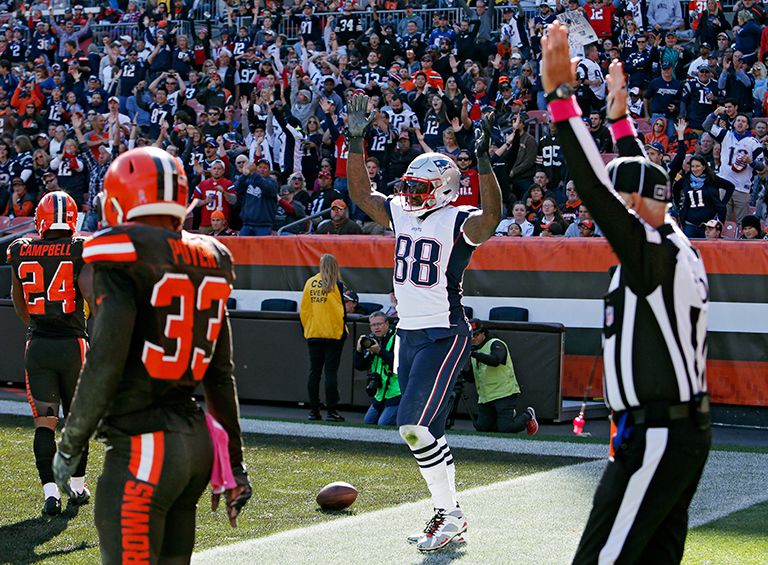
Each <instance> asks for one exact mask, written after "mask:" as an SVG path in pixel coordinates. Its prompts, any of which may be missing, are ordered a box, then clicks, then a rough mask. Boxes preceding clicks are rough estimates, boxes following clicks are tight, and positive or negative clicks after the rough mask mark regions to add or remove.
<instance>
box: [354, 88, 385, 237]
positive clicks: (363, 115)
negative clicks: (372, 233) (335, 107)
mask: <svg viewBox="0 0 768 565" xmlns="http://www.w3.org/2000/svg"><path fill="white" fill-rule="evenodd" d="M375 115H376V113H375V112H373V111H371V110H370V109H369V108H368V97H367V96H366V95H364V94H355V95H353V96H352V101H351V102H350V103H349V106H348V114H347V143H348V144H349V155H348V156H347V181H348V186H349V196H350V197H351V198H352V202H354V203H355V204H357V205H358V206H360V208H361V209H362V210H363V212H365V213H366V214H368V215H369V216H370V217H371V218H372V219H373V221H375V222H376V223H377V224H380V225H382V226H384V227H387V226H389V224H390V221H389V213H388V212H387V204H386V200H387V197H386V196H384V195H383V194H382V193H380V192H377V191H375V190H373V186H371V180H370V178H369V177H368V170H367V169H366V168H365V147H364V140H365V132H366V131H367V130H368V127H369V126H370V125H371V122H373V118H374V116H375Z"/></svg>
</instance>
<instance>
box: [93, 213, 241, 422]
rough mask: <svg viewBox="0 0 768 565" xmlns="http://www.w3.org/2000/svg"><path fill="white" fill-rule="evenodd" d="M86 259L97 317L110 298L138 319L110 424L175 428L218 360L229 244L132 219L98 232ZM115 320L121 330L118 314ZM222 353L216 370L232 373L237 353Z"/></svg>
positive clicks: (226, 294)
mask: <svg viewBox="0 0 768 565" xmlns="http://www.w3.org/2000/svg"><path fill="white" fill-rule="evenodd" d="M83 259H84V261H85V262H86V263H89V264H92V265H93V267H94V288H93V293H94V301H95V304H96V316H97V319H98V317H100V316H102V315H103V314H104V315H109V314H110V313H109V311H105V312H103V313H102V312H101V310H100V309H99V305H100V304H102V302H103V301H112V303H113V304H118V305H119V308H118V309H117V310H113V311H114V312H118V311H119V312H122V314H121V315H123V316H125V319H127V320H129V322H128V323H129V324H131V323H132V328H131V329H130V331H131V332H132V336H131V340H130V348H129V351H128V356H127V358H126V359H114V363H117V364H120V366H121V371H122V379H121V380H120V383H119V386H118V391H117V395H116V397H115V398H114V400H113V401H112V402H111V404H110V406H109V407H108V409H107V414H106V417H105V420H106V422H107V423H110V422H111V423H113V425H115V426H116V427H118V428H120V429H122V430H123V431H130V433H143V432H144V431H146V430H151V429H161V428H163V429H169V428H172V427H173V423H172V422H171V420H173V419H174V417H172V416H171V414H178V413H179V412H184V410H185V408H184V407H185V406H186V407H191V406H192V404H191V398H192V394H193V392H194V390H195V388H196V387H197V386H198V385H199V384H200V381H202V379H203V378H204V377H205V375H206V372H207V371H208V369H209V366H210V365H211V363H212V360H213V361H214V363H215V362H216V361H215V356H214V352H215V351H216V342H217V340H218V337H219V333H220V331H221V329H222V326H223V325H224V324H228V320H227V319H226V316H227V314H226V302H227V298H228V297H229V294H230V292H231V290H232V284H233V282H234V273H233V268H232V258H231V255H230V253H229V250H228V249H227V248H226V247H224V245H222V244H221V243H219V242H218V241H217V240H216V239H214V238H212V237H208V236H204V235H196V234H190V233H187V232H171V231H168V230H165V229H161V228H156V227H152V226H148V225H144V224H126V225H122V226H118V227H114V228H110V229H107V230H104V231H102V232H99V233H97V234H96V235H95V236H94V237H93V239H91V240H89V241H88V242H87V243H86V244H85V246H84V250H83ZM134 313H135V315H134ZM114 324H115V328H114V331H121V327H122V324H121V321H120V319H115V320H114ZM111 326H112V324H110V325H109V327H111ZM127 330H128V328H126V331H127ZM96 342H97V340H96V336H94V343H96ZM227 345H229V344H227ZM222 359H223V361H222V363H227V364H228V365H227V366H226V367H221V368H217V370H220V371H221V372H222V373H226V374H228V375H230V376H231V371H232V368H231V354H229V355H226V356H222ZM174 407H175V408H178V409H176V410H175V409H174ZM128 415H130V417H121V416H128Z"/></svg>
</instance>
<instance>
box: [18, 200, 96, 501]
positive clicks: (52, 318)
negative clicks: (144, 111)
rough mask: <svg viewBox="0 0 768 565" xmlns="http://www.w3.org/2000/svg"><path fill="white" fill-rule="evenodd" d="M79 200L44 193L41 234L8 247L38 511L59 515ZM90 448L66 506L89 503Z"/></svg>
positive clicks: (76, 330)
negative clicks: (23, 339) (56, 465)
mask: <svg viewBox="0 0 768 565" xmlns="http://www.w3.org/2000/svg"><path fill="white" fill-rule="evenodd" d="M76 224H77V204H75V201H74V200H73V199H72V197H71V196H70V195H69V194H67V193H66V192H62V191H55V192H49V193H48V194H46V195H45V196H43V198H42V199H41V200H40V203H39V204H38V205H37V209H36V211H35V229H36V230H37V233H38V234H39V235H40V239H29V238H22V239H17V240H16V241H14V242H13V243H11V245H10V246H9V247H8V264H9V265H11V267H12V269H11V272H12V274H11V278H12V281H13V291H12V298H13V306H14V308H15V309H16V313H17V314H18V316H19V318H21V320H22V321H23V322H24V325H25V326H27V348H26V351H25V355H24V369H25V372H26V375H25V376H26V381H27V398H28V399H29V404H30V406H31V407H32V417H33V418H34V421H35V439H34V442H33V451H34V454H35V464H36V466H37V473H38V475H39V476H40V482H41V483H42V484H43V496H44V497H45V502H44V505H43V514H45V515H48V516H53V515H56V514H60V513H61V494H60V493H59V489H58V488H57V487H56V483H55V482H54V479H53V471H52V470H51V465H52V464H53V457H54V455H55V454H56V439H55V431H56V424H57V423H58V421H59V418H58V417H59V406H61V407H62V408H63V411H64V416H65V417H66V416H67V414H68V413H69V408H70V404H71V402H72V397H73V396H74V394H75V386H76V385H77V377H78V376H79V375H80V369H81V368H82V365H83V361H84V360H85V352H86V350H87V349H88V334H87V332H86V327H85V310H84V302H83V295H82V293H81V292H80V288H79V285H78V279H79V276H80V271H81V270H82V268H83V258H82V255H83V241H84V240H83V238H80V237H75V236H74V232H75V229H76V228H75V226H76ZM87 460H88V446H87V445H85V446H83V456H82V457H81V458H80V462H79V464H78V466H77V468H76V469H73V472H72V478H71V480H70V483H69V491H70V493H71V496H70V499H69V500H70V503H71V504H76V505H81V504H85V503H87V502H88V499H89V498H90V496H91V495H90V493H89V492H88V489H87V488H86V487H85V467H86V463H87Z"/></svg>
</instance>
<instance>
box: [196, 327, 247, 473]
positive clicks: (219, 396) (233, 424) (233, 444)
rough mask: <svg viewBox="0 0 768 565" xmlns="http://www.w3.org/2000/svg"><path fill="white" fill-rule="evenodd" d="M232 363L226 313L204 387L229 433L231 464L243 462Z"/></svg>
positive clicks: (214, 412)
mask: <svg viewBox="0 0 768 565" xmlns="http://www.w3.org/2000/svg"><path fill="white" fill-rule="evenodd" d="M234 369H235V365H234V362H233V361H232V328H231V327H230V324H229V316H227V317H226V319H225V320H224V323H223V324H222V325H221V332H220V333H219V339H218V340H217V341H216V350H215V351H214V353H213V359H211V364H210V365H209V366H208V370H207V371H206V372H205V378H204V379H203V389H204V391H205V403H206V405H207V406H208V410H209V411H210V413H211V416H213V417H214V418H215V419H216V421H217V422H219V424H221V426H222V427H223V428H224V429H225V430H226V431H227V435H228V436H229V460H230V463H231V464H232V467H237V466H239V465H242V463H243V440H242V436H241V434H240V405H239V404H238V402H237V385H236V384H235V373H234Z"/></svg>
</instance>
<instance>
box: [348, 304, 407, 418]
mask: <svg viewBox="0 0 768 565" xmlns="http://www.w3.org/2000/svg"><path fill="white" fill-rule="evenodd" d="M368 323H369V324H370V326H371V333H370V334H367V335H362V336H360V338H359V339H358V340H357V347H355V352H354V358H353V365H354V367H355V369H357V370H358V371H368V378H367V380H366V383H365V392H367V393H368V396H370V397H372V399H371V406H370V408H368V412H366V414H365V419H364V422H365V423H366V424H378V425H380V426H394V425H395V424H396V422H397V408H398V406H399V405H400V397H401V393H400V383H399V382H398V380H397V375H396V374H395V373H394V372H392V367H393V365H394V362H395V353H394V350H395V329H394V328H392V327H390V325H389V319H388V318H387V315H386V314H385V313H384V312H382V311H380V310H379V311H378V312H374V313H373V314H371V315H370V316H369V317H368Z"/></svg>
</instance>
